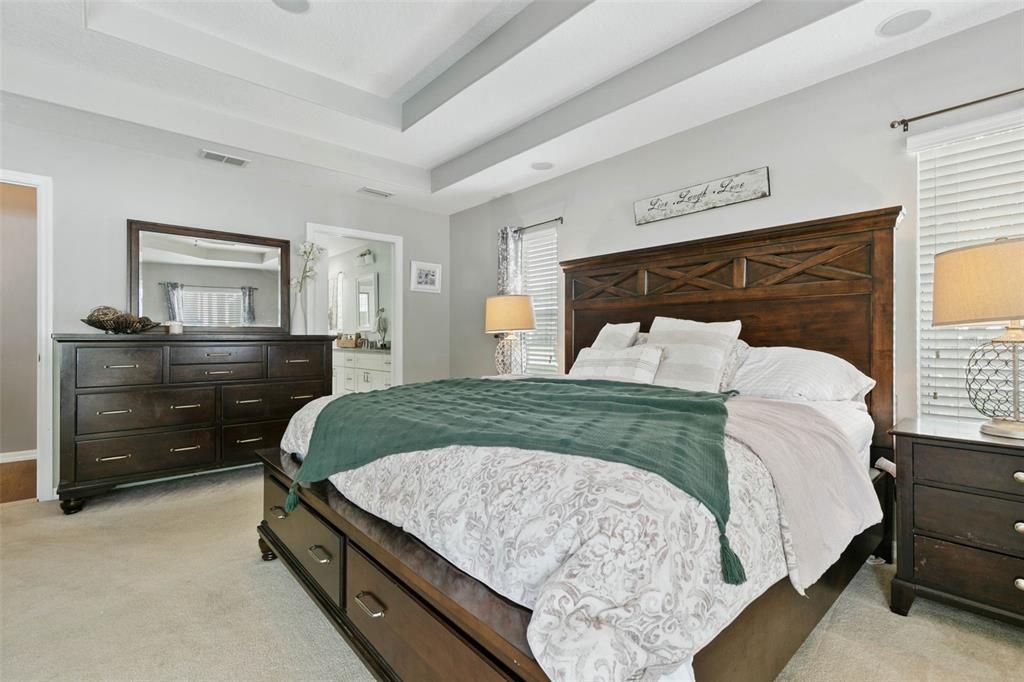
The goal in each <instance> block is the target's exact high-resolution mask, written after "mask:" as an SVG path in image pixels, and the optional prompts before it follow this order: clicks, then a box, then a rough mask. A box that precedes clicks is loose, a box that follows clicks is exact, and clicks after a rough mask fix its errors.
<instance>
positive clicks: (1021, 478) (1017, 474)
mask: <svg viewBox="0 0 1024 682" xmlns="http://www.w3.org/2000/svg"><path fill="white" fill-rule="evenodd" d="M1013 480H1015V481H1017V483H1024V471H1014V472H1013Z"/></svg>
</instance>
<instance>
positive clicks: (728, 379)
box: [718, 339, 750, 392]
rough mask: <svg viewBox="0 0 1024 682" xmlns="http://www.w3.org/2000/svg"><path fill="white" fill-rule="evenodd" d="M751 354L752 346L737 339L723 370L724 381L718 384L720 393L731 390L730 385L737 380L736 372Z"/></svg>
mask: <svg viewBox="0 0 1024 682" xmlns="http://www.w3.org/2000/svg"><path fill="white" fill-rule="evenodd" d="M749 352H750V346H749V345H747V342H746V341H744V340H743V339H736V343H734V344H732V348H731V349H729V357H727V358H726V360H725V367H723V368H722V380H721V381H719V382H718V390H719V391H720V392H725V391H727V390H729V385H730V384H732V382H733V380H734V379H735V378H736V371H737V370H739V368H740V365H742V364H743V361H744V360H746V359H747V353H749Z"/></svg>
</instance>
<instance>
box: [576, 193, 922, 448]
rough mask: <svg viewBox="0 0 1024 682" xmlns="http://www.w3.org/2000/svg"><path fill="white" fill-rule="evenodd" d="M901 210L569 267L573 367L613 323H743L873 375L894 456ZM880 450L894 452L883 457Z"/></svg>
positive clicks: (877, 441) (749, 330)
mask: <svg viewBox="0 0 1024 682" xmlns="http://www.w3.org/2000/svg"><path fill="white" fill-rule="evenodd" d="M901 215H902V209H901V207H898V206H897V207H892V208H885V209H880V210H876V211H867V212H863V213H856V214H851V215H845V216H837V217H833V218H824V219H821V220H812V221H807V222H802V223H796V224H792V225H783V226H779V227H773V228H768V229H762V230H753V231H748V232H739V233H735V234H730V235H724V236H721V237H714V238H711V239H703V240H697V241H691V242H682V243H678V244H670V245H667V246H658V247H653V248H648V249H641V250H637V251H627V252H623V253H616V254H606V255H601V256H594V257H590V258H582V259H577V260H572V261H566V262H564V263H562V268H563V270H564V272H565V325H566V326H565V344H566V345H565V359H566V366H567V367H568V366H571V364H572V361H573V360H575V358H576V354H577V353H578V352H579V350H580V349H581V348H584V347H586V346H588V345H590V344H591V343H592V342H593V340H594V339H595V338H596V337H597V333H598V332H599V331H600V330H601V327H602V326H604V324H605V323H607V322H630V321H636V320H639V321H640V323H641V329H643V330H647V329H649V328H650V324H651V322H652V321H653V320H654V318H655V317H656V316H659V315H660V316H666V317H684V318H688V319H694V320H701V321H705V322H711V321H717V320H735V319H739V320H742V322H743V332H742V334H741V336H742V338H743V339H744V340H746V341H747V342H748V343H750V344H751V345H754V346H798V347H802V348H810V349H812V350H821V351H825V352H827V353H832V354H834V355H838V356H840V357H842V358H845V359H846V360H848V361H850V362H851V363H853V364H854V365H855V366H857V367H858V368H859V369H860V370H861V371H863V372H865V373H867V374H869V375H870V376H872V377H873V378H874V379H875V380H876V381H877V382H878V384H877V386H876V388H875V390H874V391H872V393H871V395H870V396H869V398H868V405H869V409H870V411H871V414H872V417H873V418H874V420H875V438H874V445H875V446H876V448H881V449H889V448H891V443H892V441H891V439H890V438H889V436H888V435H887V433H886V431H887V430H888V428H889V427H890V426H891V425H892V419H893V365H892V362H893V354H892V348H893V321H892V298H893V282H892V242H893V238H892V232H893V228H894V227H895V226H896V223H897V222H898V221H899V218H900V216H901ZM876 454H884V453H883V452H878V451H876Z"/></svg>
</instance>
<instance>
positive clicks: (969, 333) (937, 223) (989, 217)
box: [918, 128, 1024, 419]
mask: <svg viewBox="0 0 1024 682" xmlns="http://www.w3.org/2000/svg"><path fill="white" fill-rule="evenodd" d="M918 216H919V219H918V240H919V242H918V246H919V252H918V253H919V255H918V258H919V262H918V272H919V278H920V281H919V284H920V295H921V299H920V307H921V309H920V313H921V314H920V351H919V357H920V373H919V374H920V396H921V412H922V414H930V415H936V416H943V417H952V418H957V419H981V418H983V417H982V415H981V414H980V413H978V412H977V411H975V410H974V408H973V407H972V406H971V403H970V400H969V399H968V397H967V389H966V386H965V368H966V366H967V359H968V358H969V357H970V354H971V351H972V350H973V349H974V348H976V347H977V346H978V345H979V344H980V343H982V342H984V341H988V340H989V339H991V338H993V337H995V336H998V335H999V334H1000V333H1001V332H1002V329H1003V327H1004V325H1002V324H993V325H991V326H987V327H982V326H978V327H938V328H934V329H933V328H932V281H933V279H932V278H933V273H934V263H935V254H937V253H942V252H943V251H948V250H950V249H953V248H957V247H960V246H971V245H974V244H982V243H985V242H990V241H992V240H994V239H997V238H999V237H1020V236H1022V235H1024V128H1017V129H1014V130H1003V131H999V132H995V133H990V134H986V135H980V136H977V137H974V138H972V139H969V140H963V141H960V142H954V143H951V144H946V145H943V146H941V147H936V148H933V149H925V150H923V151H921V152H920V153H919V155H918ZM1022 266H1024V264H1022Z"/></svg>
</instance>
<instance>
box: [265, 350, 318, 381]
mask: <svg viewBox="0 0 1024 682" xmlns="http://www.w3.org/2000/svg"><path fill="white" fill-rule="evenodd" d="M323 373H324V345H323V344H315V343H287V344H284V343H283V344H277V345H274V344H272V345H270V346H268V347H267V376H269V377H270V378H271V379H284V378H287V377H309V376H323Z"/></svg>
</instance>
